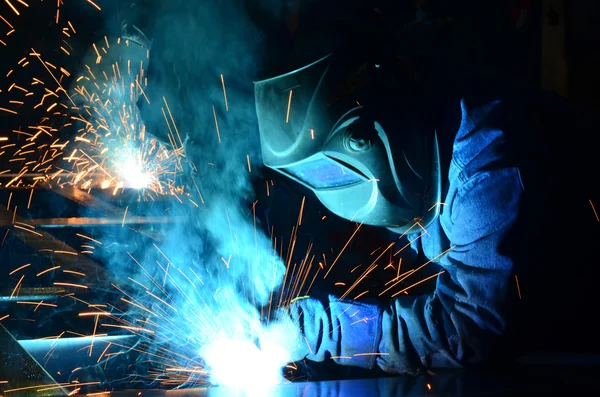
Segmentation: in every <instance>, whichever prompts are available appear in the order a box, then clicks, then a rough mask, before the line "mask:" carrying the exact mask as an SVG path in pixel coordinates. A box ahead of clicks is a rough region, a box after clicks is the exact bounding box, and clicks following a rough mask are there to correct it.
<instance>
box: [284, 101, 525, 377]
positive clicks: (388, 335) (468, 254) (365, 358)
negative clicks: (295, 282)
mask: <svg viewBox="0 0 600 397" xmlns="http://www.w3.org/2000/svg"><path fill="white" fill-rule="evenodd" d="M498 104H499V102H492V103H490V104H488V105H485V106H482V107H477V108H469V107H468V105H467V104H466V103H465V102H462V103H461V109H462V122H461V125H460V129H459V131H458V133H457V134H456V137H455V140H454V150H453V156H452V161H451V163H450V168H449V174H448V186H447V194H446V197H445V199H444V203H445V205H444V206H442V209H441V211H440V212H441V214H440V217H439V218H437V219H436V220H434V222H433V223H432V224H431V225H429V227H428V228H427V229H426V230H427V232H426V234H424V235H423V236H422V237H421V238H420V239H415V242H414V243H413V244H414V247H415V248H419V249H421V250H422V251H423V252H424V254H425V256H426V257H427V258H429V259H432V258H435V257H438V256H439V255H440V254H442V253H443V252H444V251H446V250H449V251H448V252H447V253H446V254H445V255H442V256H441V257H439V258H438V259H437V260H436V262H437V263H438V264H439V265H441V267H442V268H443V270H444V273H442V274H441V275H440V276H439V277H438V279H437V286H436V290H435V292H434V293H433V294H431V295H425V296H400V297H398V298H395V299H394V300H392V301H390V302H389V303H386V304H381V303H373V304H368V303H359V302H338V301H337V299H335V298H333V297H330V299H329V301H328V302H323V301H321V300H318V299H313V300H304V301H298V302H295V303H293V304H292V307H291V313H292V314H291V318H292V319H294V320H296V319H299V324H300V327H301V330H302V332H301V338H300V339H299V340H300V341H303V339H304V338H305V339H306V343H307V345H308V346H310V349H306V350H305V351H304V353H306V358H308V359H312V360H324V359H325V358H327V357H328V356H331V357H332V358H334V360H336V362H338V363H340V364H343V365H353V366H357V367H362V368H374V366H375V365H377V366H378V367H379V368H381V369H383V370H384V371H386V372H389V373H406V372H415V371H419V370H420V369H423V368H430V367H435V368H440V367H461V366H463V365H471V364H480V363H482V362H484V361H485V360H486V359H488V358H489V357H491V356H493V352H492V350H493V349H494V348H498V347H499V346H500V345H499V343H498V340H499V338H500V337H501V336H502V335H503V333H504V331H505V330H506V327H507V322H508V320H507V302H509V301H510V299H509V291H510V292H513V293H514V292H515V291H513V289H512V288H509V286H510V287H514V285H513V284H511V277H512V274H513V265H514V263H513V262H514V261H513V259H512V258H511V257H510V256H505V255H503V253H502V252H501V250H500V246H501V245H502V243H503V241H504V239H505V237H506V235H507V232H508V230H509V229H510V228H511V226H512V225H513V224H514V222H515V220H516V217H517V215H518V213H519V205H520V202H521V197H522V194H523V187H522V182H521V178H520V174H519V171H518V168H517V167H515V166H514V164H511V162H510V161H509V158H508V157H507V156H506V154H505V153H506V152H505V150H504V147H505V144H506V142H505V136H504V134H503V132H502V131H500V130H495V129H493V128H486V127H485V125H484V124H482V122H483V121H484V119H485V118H486V116H487V115H489V113H490V112H491V111H492V110H493V109H494V107H495V106H497V105H498ZM415 237H416V236H415ZM419 242H420V243H419ZM418 244H420V245H421V246H420V247H417V245H418ZM513 295H514V296H516V293H515V294H513ZM298 313H301V315H299V314H298ZM359 353H371V354H370V355H359ZM296 358H298V356H297V357H296Z"/></svg>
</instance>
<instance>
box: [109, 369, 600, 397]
mask: <svg viewBox="0 0 600 397" xmlns="http://www.w3.org/2000/svg"><path fill="white" fill-rule="evenodd" d="M574 368H576V367H573V369H574ZM581 368H583V367H581ZM581 368H580V370H579V372H577V373H578V374H579V375H577V373H576V371H574V370H573V371H564V367H560V366H550V365H546V366H544V365H542V366H539V365H538V366H534V367H527V368H519V369H513V370H507V371H506V372H502V371H463V370H458V371H451V372H438V373H433V372H428V373H425V374H423V375H420V376H413V375H399V376H393V377H384V378H371V379H351V380H332V381H321V382H294V383H287V384H281V385H276V386H272V387H270V388H265V389H260V390H257V389H248V390H237V389H231V388H228V387H210V388H194V389H184V390H168V391H167V390H131V391H120V392H113V393H110V392H107V393H102V394H97V396H101V397H166V396H169V397H226V396H227V397H231V396H236V397H257V396H260V397H363V396H364V397H371V396H385V397H387V396H398V397H409V396H410V397H422V396H430V397H436V396H438V397H441V396H454V397H456V396H459V397H460V396H465V397H466V396H470V397H475V396H483V395H493V396H547V395H556V394H557V393H558V394H564V395H572V394H578V393H582V392H583V393H584V394H585V395H592V394H590V392H592V391H596V392H600V381H598V380H597V379H596V380H593V379H594V377H592V376H591V375H590V374H591V373H592V372H591V371H590V368H589V367H588V368H587V369H586V370H581ZM596 368H597V367H596Z"/></svg>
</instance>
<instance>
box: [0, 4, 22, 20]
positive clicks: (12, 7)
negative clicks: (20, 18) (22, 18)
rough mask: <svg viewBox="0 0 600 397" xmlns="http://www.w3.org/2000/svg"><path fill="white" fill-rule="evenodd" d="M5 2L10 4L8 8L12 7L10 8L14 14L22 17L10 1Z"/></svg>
mask: <svg viewBox="0 0 600 397" xmlns="http://www.w3.org/2000/svg"><path fill="white" fill-rule="evenodd" d="M4 1H5V2H6V4H8V6H9V7H10V8H11V9H12V10H13V11H14V13H15V14H17V15H21V14H20V13H19V10H17V9H16V8H15V6H13V5H12V4H11V2H10V1H8V0H4ZM2 19H4V18H2Z"/></svg>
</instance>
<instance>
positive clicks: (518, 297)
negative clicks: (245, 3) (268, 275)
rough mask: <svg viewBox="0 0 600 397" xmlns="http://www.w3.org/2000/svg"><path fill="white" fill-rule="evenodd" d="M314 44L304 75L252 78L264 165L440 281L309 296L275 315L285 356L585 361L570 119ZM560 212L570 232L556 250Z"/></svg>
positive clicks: (380, 54)
mask: <svg viewBox="0 0 600 397" xmlns="http://www.w3.org/2000/svg"><path fill="white" fill-rule="evenodd" d="M363 39H364V37H363ZM311 43H312V44H311V45H309V46H308V47H311V48H310V50H309V51H308V52H305V53H304V55H305V54H312V55H313V58H312V59H311V60H310V62H306V65H305V66H303V67H299V68H296V69H295V70H291V71H290V72H288V73H285V74H282V75H280V76H277V77H274V78H270V79H267V80H263V81H259V82H257V83H255V98H256V108H257V115H258V122H259V128H260V137H261V146H262V153H263V161H264V164H265V165H266V166H267V167H269V168H271V169H273V170H275V171H277V172H278V173H280V174H282V175H283V176H285V177H286V178H289V179H291V180H294V181H296V182H297V183H298V184H299V185H302V186H303V187H304V188H306V189H309V190H310V191H312V192H313V193H314V196H315V197H316V198H317V199H318V200H319V201H320V202H321V203H322V204H323V205H324V206H325V207H326V208H327V209H328V210H329V211H331V212H332V213H333V214H336V215H338V216H339V217H341V218H344V219H347V220H348V221H350V222H355V223H356V225H357V226H359V225H362V224H364V225H372V226H378V227H381V228H387V229H388V230H390V231H391V232H393V233H394V234H395V235H396V236H397V237H396V238H398V237H400V238H405V239H408V240H409V241H410V242H411V248H412V249H413V250H414V252H416V253H417V258H419V255H420V260H421V262H420V263H419V264H418V265H423V264H427V263H430V262H433V263H435V264H437V265H438V266H439V267H440V272H439V276H438V277H437V281H436V285H435V290H434V291H433V292H432V293H430V294H425V295H419V296H399V297H397V298H394V299H392V300H390V301H381V300H377V301H375V300H373V301H354V300H342V299H339V298H338V297H337V296H333V295H327V294H322V295H318V294H316V296H312V297H309V298H304V299H299V300H296V301H294V302H292V303H291V304H290V305H289V307H287V308H284V309H280V310H279V311H278V313H277V317H278V318H279V320H280V321H281V322H282V323H283V324H285V325H286V326H288V327H289V329H290V332H289V333H288V334H287V335H288V336H289V338H287V340H286V341H283V342H282V343H283V344H284V345H286V346H287V348H288V349H289V350H290V351H292V352H293V354H292V358H291V359H292V360H293V361H301V360H304V361H315V362H323V361H329V362H335V363H336V364H338V365H341V366H352V367H357V368H364V369H369V370H377V371H383V372H385V373H393V374H401V373H418V372H420V371H423V370H425V369H435V368H463V367H472V366H477V367H482V366H487V365H506V364H507V363H511V362H513V361H512V360H513V359H514V358H515V357H517V356H523V355H526V354H528V353H531V354H533V353H540V352H544V353H553V354H558V352H560V353H565V352H568V353H573V352H591V351H594V349H596V350H595V351H596V352H597V351H598V350H597V343H595V342H592V340H595V338H593V333H591V331H590V327H589V326H586V324H585V321H584V320H583V319H584V318H585V316H586V315H587V313H588V312H587V310H588V309H589V307H586V301H587V302H589V298H587V297H586V292H585V291H586V289H585V288H586V287H585V282H582V274H587V275H589V276H591V275H592V272H597V270H594V269H592V266H591V264H592V263H593V262H591V261H590V259H591V258H593V256H591V255H588V256H586V255H587V254H588V252H589V250H590V247H591V244H587V243H586V242H592V241H594V240H593V238H597V236H598V230H597V227H596V228H594V227H595V226H596V225H594V224H593V223H594V222H595V219H594V216H593V214H592V212H591V210H590V208H589V203H588V199H589V198H590V197H593V196H591V195H590V196H589V197H588V199H586V192H587V191H589V190H586V189H588V185H587V182H588V181H589V180H590V179H587V178H589V177H586V176H585V175H587V173H589V172H591V170H592V169H593V166H591V157H590V156H587V155H586V154H585V153H586V149H585V146H586V144H585V140H586V139H589V138H587V136H586V135H584V134H585V133H586V132H585V131H589V130H586V127H585V126H584V125H583V124H585V122H584V118H582V117H581V116H580V115H579V113H578V111H577V110H575V109H574V108H573V107H571V106H570V105H568V104H567V103H566V102H564V101H563V100H562V99H561V98H559V97H558V96H556V95H553V94H550V93H545V92H538V91H537V90H534V89H528V88H524V87H522V86H519V85H518V84H514V82H511V81H510V80H502V79H501V78H500V77H497V78H495V79H492V78H491V77H490V76H487V75H485V74H484V73H481V72H477V71H473V70H470V69H469V68H467V67H466V66H465V65H460V62H457V63H455V64H452V63H451V62H449V59H448V58H446V57H440V56H430V57H426V58H423V57H420V56H419V55H414V54H413V53H411V50H407V49H406V48H401V46H398V45H397V43H395V44H391V45H390V44H389V40H388V42H387V43H386V44H383V43H382V40H380V41H378V42H375V44H374V42H371V43H370V44H369V43H367V44H366V45H362V46H361V45H360V39H358V40H355V41H353V40H349V43H350V44H348V42H346V44H345V45H342V46H341V47H337V49H336V51H332V52H330V53H328V54H325V55H323V54H320V56H316V55H315V54H316V53H317V52H318V51H317V52H315V51H314V47H315V46H318V44H316V43H315V42H314V41H312V42H311ZM363 44H364V43H363ZM324 47H325V46H324ZM324 47H323V48H324ZM332 48H333V47H332ZM304 55H302V56H299V57H296V58H295V60H296V61H297V60H298V59H302V57H303V56H304ZM438 55H439V54H438ZM304 59H306V58H304ZM565 134H569V135H570V137H569V139H565ZM574 175H578V178H581V179H582V180H583V181H584V182H583V183H581V184H580V183H579V182H576V179H577V178H574ZM581 179H580V180H581ZM590 194H591V193H590ZM558 209H561V210H562V211H564V214H563V215H559V214H557V213H556V211H557V210H558ZM561 216H562V219H564V222H565V223H569V226H566V227H567V230H568V233H577V231H581V235H580V236H578V238H579V237H581V239H580V240H579V241H578V243H577V249H574V250H568V256H566V255H565V253H566V252H567V250H566V249H558V250H557V249H556V248H557V245H559V244H557V238H558V236H557V233H558V232H560V231H559V230H558V229H557V227H560V226H558V225H559V224H560V223H562V222H561V221H559V220H558V219H557V217H558V218H561ZM567 218H568V220H566V219H567ZM571 222H572V223H571ZM589 226H591V227H592V229H593V230H594V232H593V233H595V234H593V236H596V237H591V236H592V234H590V233H589V232H587V231H584V230H589V229H584V228H585V227H589ZM342 258H343V257H342ZM350 260H351V258H350ZM341 262H343V259H342V260H341ZM336 266H343V264H339V265H336ZM593 267H594V268H595V266H593ZM415 268H417V270H419V269H420V268H421V267H420V266H415ZM325 270H326V271H327V270H328V269H325ZM415 277H416V276H415ZM586 277H587V276H586ZM589 291H590V290H589V289H588V290H587V294H589ZM558 294H560V295H559V296H558ZM594 301H596V300H595V299H594ZM534 357H536V356H534ZM507 360H508V361H507Z"/></svg>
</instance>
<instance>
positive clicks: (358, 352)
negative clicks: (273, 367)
mask: <svg viewBox="0 0 600 397" xmlns="http://www.w3.org/2000/svg"><path fill="white" fill-rule="evenodd" d="M381 314H382V309H381V307H380V305H378V304H376V303H373V304H366V303H360V302H356V301H339V300H338V299H337V298H336V297H334V296H329V297H327V298H324V299H318V298H304V299H299V300H296V301H295V302H293V303H292V304H290V305H289V306H288V307H285V308H280V309H278V310H277V311H276V312H275V315H274V317H272V318H271V321H270V324H269V325H268V326H267V327H266V330H265V332H264V335H262V336H261V338H260V344H261V346H262V345H263V344H271V345H273V344H276V345H279V346H280V347H282V348H283V349H285V350H286V351H287V352H288V353H289V356H290V359H289V361H290V362H292V361H300V360H303V359H305V358H306V359H308V360H312V361H323V360H325V359H333V360H334V361H335V362H336V363H338V364H342V365H351V366H356V367H361V368H367V369H372V368H373V367H374V366H375V355H373V354H372V353H379V351H378V345H379V341H380V340H381ZM365 353H366V354H365Z"/></svg>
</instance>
